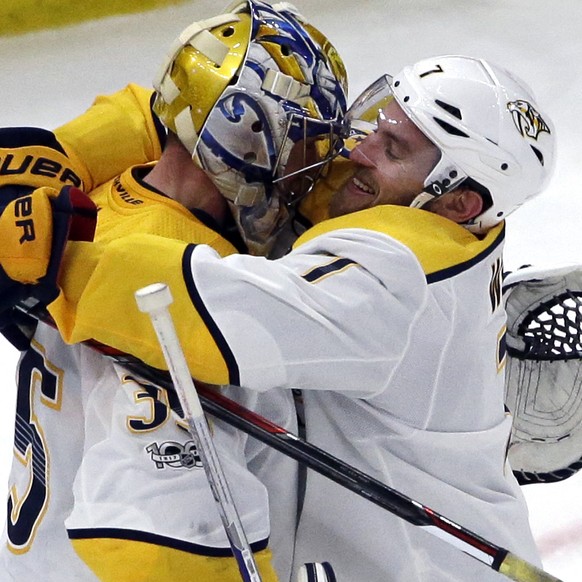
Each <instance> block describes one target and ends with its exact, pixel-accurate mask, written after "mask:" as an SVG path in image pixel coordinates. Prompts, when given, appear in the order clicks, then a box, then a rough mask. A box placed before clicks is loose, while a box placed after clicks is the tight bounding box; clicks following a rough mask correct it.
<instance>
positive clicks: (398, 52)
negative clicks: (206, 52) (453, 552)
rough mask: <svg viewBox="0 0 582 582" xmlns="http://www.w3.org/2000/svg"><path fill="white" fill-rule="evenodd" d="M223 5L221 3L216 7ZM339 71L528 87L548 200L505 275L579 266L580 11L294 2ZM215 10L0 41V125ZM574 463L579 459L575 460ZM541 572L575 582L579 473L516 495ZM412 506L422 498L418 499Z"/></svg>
mask: <svg viewBox="0 0 582 582" xmlns="http://www.w3.org/2000/svg"><path fill="white" fill-rule="evenodd" d="M225 3H226V0H225ZM295 4H296V5H297V6H298V7H299V8H300V10H301V11H302V12H303V13H304V14H305V15H306V16H307V17H309V19H310V20H311V21H312V22H313V23H314V24H316V25H317V26H318V27H319V28H320V29H322V30H323V31H324V32H325V33H326V34H327V36H328V37H329V38H330V39H331V40H332V42H333V43H334V44H335V46H336V48H337V49H338V50H339V52H340V53H341V54H342V56H343V58H344V61H345V62H346V65H347V68H348V72H349V76H350V81H351V83H350V86H351V89H350V95H351V97H354V96H355V95H357V93H358V92H359V91H361V90H362V89H364V88H365V86H366V85H367V84H368V83H369V82H371V81H372V80H374V79H375V78H376V77H377V76H379V75H380V74H382V73H384V72H392V73H394V72H396V71H398V70H399V69H400V68H401V67H402V66H404V65H405V64H408V63H411V62H413V61H416V60H418V59H420V58H422V57H426V56H431V55H437V54H450V53H455V54H467V55H472V56H481V57H485V58H487V59H489V60H491V61H494V62H497V63H499V64H501V65H505V66H506V67H508V68H510V69H512V70H513V71H515V72H516V73H517V74H518V75H520V76H521V77H522V78H524V79H525V80H527V81H528V83H529V84H530V85H531V86H532V87H533V88H534V89H535V92H536V93H537V95H538V98H539V101H540V102H541V103H543V104H545V108H546V110H547V111H548V112H549V114H550V115H551V117H552V118H553V120H554V123H555V125H556V129H557V135H558V146H559V149H558V163H557V169H556V174H555V177H554V179H553V181H552V182H551V184H550V186H549V188H548V190H547V192H546V193H545V194H543V195H542V196H541V197H539V198H538V199H537V200H536V201H534V202H532V203H530V204H529V205H527V206H526V207H524V208H523V209H521V210H519V211H518V212H516V213H515V214H514V215H513V216H512V217H511V218H510V219H509V221H508V237H507V245H506V267H507V268H512V269H513V268H516V267H518V266H520V265H522V264H526V263H529V264H535V265H540V266H542V265H556V264H560V263H568V262H580V258H581V256H580V255H581V252H580V246H581V245H580V243H581V241H582V229H581V228H580V227H579V222H580V217H581V216H582V187H580V186H577V185H576V184H577V180H578V179H577V178H576V173H577V172H579V171H581V169H582V75H581V74H580V60H579V59H582V38H581V35H582V3H581V2H580V0H557V1H555V2H549V1H548V0H527V1H526V0H473V1H468V0H464V1H463V0H356V1H355V2H352V1H347V0H295ZM221 7H222V2H216V0H196V1H192V2H189V3H186V4H184V5H181V6H179V7H174V8H170V9H166V10H161V11H155V12H149V13H145V14H141V15H136V16H124V17H115V18H110V19H106V20H102V21H99V22H93V23H88V24H82V25H79V26H75V27H70V28H65V29H61V30H58V31H48V32H40V33H34V34H29V35H23V36H19V37H15V38H0V126H9V125H33V126H41V127H46V128H49V129H52V128H54V127H56V126H58V125H60V124H61V123H63V122H65V121H67V120H69V119H71V118H72V117H74V116H76V115H77V114H79V113H81V112H82V111H83V110H84V109H85V108H87V107H88V106H89V105H90V103H91V101H92V99H93V97H94V96H96V95H97V94H100V93H111V92H113V91H115V90H117V89H120V88H121V87H123V86H124V85H125V84H127V83H128V82H130V81H132V82H137V83H140V84H142V85H146V86H149V85H150V83H151V79H152V77H153V76H154V74H155V72H156V70H157V66H158V64H159V63H160V62H161V58H160V57H161V56H162V55H163V54H164V51H165V50H166V47H167V46H168V45H169V43H170V42H171V41H172V40H173V38H174V37H175V36H176V35H177V33H178V32H180V30H181V29H182V28H184V27H185V26H186V24H188V23H189V22H190V21H193V20H199V19H201V18H204V17H208V16H211V15H213V14H214V13H216V12H217V11H218V10H219V9H220V8H221ZM0 357H1V362H2V366H1V372H0V382H1V386H2V390H3V402H4V404H2V406H1V411H0V418H1V420H2V422H0V489H1V488H4V487H5V484H6V482H7V475H8V470H9V466H10V459H11V443H12V437H13V422H14V419H13V411H14V396H15V394H14V368H15V362H16V353H15V351H14V350H13V349H12V348H11V347H10V346H9V345H8V344H7V343H6V342H5V341H4V340H1V343H0ZM581 454H582V451H581ZM524 491H525V494H526V496H527V499H528V502H529V504H530V510H531V523H532V528H533V530H534V533H535V536H536V539H537V542H538V544H539V547H540V550H541V552H542V557H543V560H544V565H545V568H546V569H547V570H548V571H549V572H550V573H552V574H554V575H555V576H558V577H560V578H561V579H562V580H563V581H564V582H577V581H578V580H580V579H581V578H582V574H581V572H582V472H581V473H580V474H578V475H577V476H575V477H573V478H571V479H569V480H567V481H564V482H562V483H558V484H554V485H533V486H528V487H525V488H524ZM419 501H422V500H419Z"/></svg>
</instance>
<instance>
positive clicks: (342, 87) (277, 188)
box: [154, 0, 347, 253]
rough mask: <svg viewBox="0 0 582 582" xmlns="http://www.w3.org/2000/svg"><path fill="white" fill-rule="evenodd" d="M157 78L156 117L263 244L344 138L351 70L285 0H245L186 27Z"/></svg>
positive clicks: (261, 246) (255, 242) (251, 242)
mask: <svg viewBox="0 0 582 582" xmlns="http://www.w3.org/2000/svg"><path fill="white" fill-rule="evenodd" d="M155 87H156V90H157V95H156V100H155V103H154V111H155V112H156V113H157V114H158V116H159V117H160V119H161V120H162V123H164V125H166V127H167V128H168V129H169V130H171V131H173V132H174V133H176V134H177V135H178V138H179V139H180V141H181V142H182V144H183V145H184V146H185V147H186V148H187V149H188V151H190V153H191V154H192V157H193V160H194V161H195V163H197V164H198V165H199V166H200V167H201V168H202V169H204V170H205V171H206V173H207V174H208V176H209V177H210V178H211V180H212V181H213V182H214V183H215V185H216V186H217V188H218V189H219V191H220V192H221V193H222V194H223V196H225V198H227V199H228V200H229V203H230V206H231V209H232V210H233V214H234V217H235V220H236V222H237V226H238V227H239V230H240V232H241V235H242V236H243V239H244V240H245V242H246V243H247V245H248V246H250V247H252V248H253V249H256V252H261V253H265V252H267V251H268V248H269V247H270V245H271V244H272V243H273V241H274V238H275V237H276V235H277V233H278V232H279V231H280V230H281V228H282V227H283V226H284V225H285V223H286V222H288V220H289V217H290V214H289V207H290V206H291V205H293V204H295V203H296V202H298V201H299V200H300V199H301V198H302V197H303V196H304V195H305V194H306V193H307V192H308V191H309V190H310V188H311V185H312V184H313V181H314V180H315V179H316V178H317V175H318V174H319V172H321V171H322V168H323V167H324V166H325V164H326V163H327V162H328V161H329V160H330V159H331V157H332V156H333V155H335V153H336V152H337V151H339V149H340V147H341V137H342V135H343V133H344V125H343V123H342V119H343V116H344V113H345V109H346V93H347V77H346V73H345V68H344V66H343V62H342V61H341V59H340V57H339V56H338V55H337V52H336V51H335V49H334V48H333V46H332V45H331V44H330V43H329V41H328V40H327V38H326V37H325V36H324V35H323V34H322V33H320V32H319V31H318V30H317V29H315V28H314V27H312V26H311V25H309V24H307V23H306V22H305V21H304V20H303V19H302V17H301V16H300V15H299V13H298V12H297V10H296V9H295V8H294V7H293V6H292V5H291V4H289V3H287V2H281V3H278V4H274V5H268V4H265V3H263V2H260V1H258V0H246V1H244V2H239V3H235V4H233V5H232V6H231V7H230V10H229V12H228V13H227V14H223V15H220V16H217V17H215V18H211V19H208V20H206V21H203V22H199V23H195V24H193V25H191V26H190V27H188V28H187V29H186V30H185V31H184V32H183V33H182V34H181V35H180V37H179V38H178V39H177V41H176V42H175V43H174V45H173V46H172V48H171V51H170V53H169V56H168V58H167V60H166V62H165V64H164V67H163V68H162V72H161V74H160V75H159V76H158V78H157V79H156V82H155Z"/></svg>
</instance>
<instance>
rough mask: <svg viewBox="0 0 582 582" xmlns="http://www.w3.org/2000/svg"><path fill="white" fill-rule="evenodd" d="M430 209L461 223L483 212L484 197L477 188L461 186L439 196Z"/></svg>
mask: <svg viewBox="0 0 582 582" xmlns="http://www.w3.org/2000/svg"><path fill="white" fill-rule="evenodd" d="M430 209H431V210H432V211H433V212H435V213H436V214H439V215H440V216H444V217H445V218H448V219H449V220H452V221H454V222H457V223H459V224H460V223H463V222H467V221H468V220H471V219H472V218H475V216H478V215H479V214H481V212H482V211H483V198H481V195H480V194H478V193H477V192H475V190H471V189H470V188H462V187H461V188H457V189H456V190H453V191H452V192H448V193H447V194H443V195H442V196H440V197H439V198H437V199H436V200H435V201H434V204H433V205H432V206H431V208H430Z"/></svg>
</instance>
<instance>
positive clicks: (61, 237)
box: [0, 186, 97, 313]
mask: <svg viewBox="0 0 582 582" xmlns="http://www.w3.org/2000/svg"><path fill="white" fill-rule="evenodd" d="M96 223H97V209H96V207H95V204H94V203H93V202H92V200H91V199H90V198H89V197H88V196H87V195H86V194H84V193H83V192H82V191H81V190H78V189H77V188H74V187H72V186H65V187H64V188H62V189H61V191H60V192H59V191H57V190H54V189H53V188H39V189H38V190H35V191H34V192H32V193H31V194H27V195H25V196H21V197H19V198H17V199H16V200H13V201H12V202H10V203H9V204H8V205H7V206H6V208H5V210H4V211H3V213H2V215H1V216H0V241H2V242H1V244H0V313H4V312H6V310H8V309H10V308H11V307H13V306H14V305H16V304H17V303H20V302H22V301H24V300H26V299H30V298H32V299H34V300H36V301H37V302H41V303H44V304H45V305H48V304H49V303H50V302H51V301H53V300H54V299H55V298H56V297H57V295H58V287H57V276H58V273H59V266H60V264H61V259H62V256H63V252H64V250H65V245H66V242H67V241H68V240H78V241H91V240H93V236H94V234H95V226H96Z"/></svg>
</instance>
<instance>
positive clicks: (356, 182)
mask: <svg viewBox="0 0 582 582" xmlns="http://www.w3.org/2000/svg"><path fill="white" fill-rule="evenodd" d="M352 183H353V184H354V186H355V187H356V188H357V189H358V190H361V191H362V192H365V193H366V194H374V189H373V188H372V187H370V186H368V184H366V183H365V182H362V181H361V180H359V179H358V178H356V177H355V176H354V177H353V178H352Z"/></svg>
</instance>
